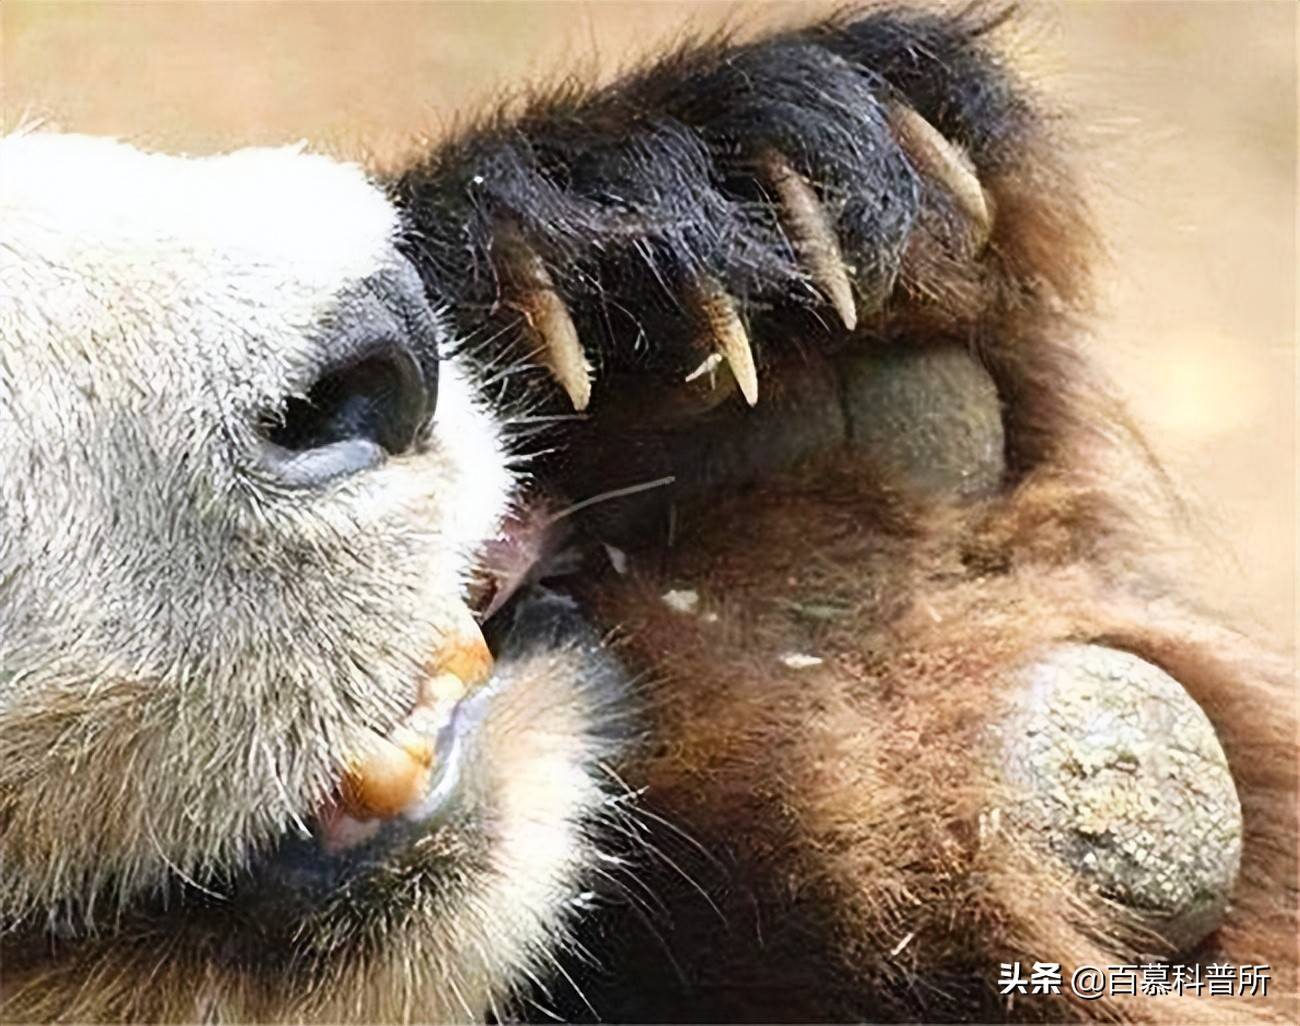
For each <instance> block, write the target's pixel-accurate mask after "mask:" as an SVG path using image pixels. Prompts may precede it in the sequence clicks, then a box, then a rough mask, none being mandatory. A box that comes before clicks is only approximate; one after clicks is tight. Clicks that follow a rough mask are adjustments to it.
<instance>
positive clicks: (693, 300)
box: [686, 275, 758, 406]
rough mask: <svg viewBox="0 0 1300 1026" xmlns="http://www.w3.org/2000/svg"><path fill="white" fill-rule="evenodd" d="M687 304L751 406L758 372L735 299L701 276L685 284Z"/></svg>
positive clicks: (756, 388)
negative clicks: (725, 362)
mask: <svg viewBox="0 0 1300 1026" xmlns="http://www.w3.org/2000/svg"><path fill="white" fill-rule="evenodd" d="M686 303H687V307H688V309H689V310H690V311H691V313H692V314H693V316H694V317H695V320H696V322H697V323H698V324H699V325H700V327H701V329H702V330H703V331H704V333H705V334H706V335H707V337H708V341H710V342H711V343H712V345H713V348H715V349H716V350H717V352H718V353H720V354H721V356H722V358H723V359H724V360H726V361H727V366H728V367H730V368H731V374H732V376H733V377H734V378H735V379H736V384H737V386H739V388H740V394H741V395H743V396H744V397H745V402H747V403H748V404H749V405H750V406H753V405H754V404H755V403H757V402H758V371H757V370H755V368H754V351H753V349H752V348H750V345H749V333H748V332H746V331H745V325H744V322H743V321H741V319H740V311H739V310H738V309H737V308H736V301H735V300H734V299H732V298H731V296H729V295H728V294H727V292H726V290H725V289H723V287H722V285H721V284H720V283H719V282H718V281H717V279H715V278H711V277H709V276H708V275H704V276H702V277H700V278H697V279H696V280H695V281H693V282H691V283H690V284H689V285H688V286H687V288H686Z"/></svg>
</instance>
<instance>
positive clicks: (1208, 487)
mask: <svg viewBox="0 0 1300 1026" xmlns="http://www.w3.org/2000/svg"><path fill="white" fill-rule="evenodd" d="M838 6H840V4H838V3H835V4H821V3H804V4H797V5H792V4H778V3H731V2H728V3H710V2H699V0H694V2H689V3H683V2H657V3H631V2H620V0H612V2H598V3H597V2H569V3H559V2H555V3H552V2H542V0H532V2H528V3H522V2H517V3H510V2H499V3H487V2H475V3H431V4H387V3H359V2H354V3H348V2H344V3H288V4H280V3H221V2H212V3H202V4H200V3H186V4H182V3H179V2H177V3H143V2H141V3H113V4H79V3H58V4H56V3H53V2H34V0H2V2H0V105H2V106H0V128H13V127H15V126H16V125H17V124H19V123H21V122H23V121H24V120H28V119H42V120H43V121H44V122H45V124H47V125H48V126H51V127H57V128H60V129H63V130H68V131H83V132H95V133H104V134H110V135H116V136H120V137H122V138H125V139H128V140H130V141H132V142H134V143H136V144H137V145H141V146H145V147H155V148H163V149H169V150H179V151H184V152H196V153H197V152H211V151H214V150H220V149H225V148H232V147H235V146H241V145H249V144H266V143H279V142H291V141H295V140H299V139H308V140H310V141H311V144H312V145H313V146H314V147H316V148H318V149H324V150H326V151H329V152H332V153H334V154H336V155H342V156H347V157H353V158H356V159H362V160H367V161H371V162H375V163H378V164H386V163H391V162H393V161H396V160H398V159H400V157H401V156H402V154H403V153H404V152H409V151H410V149H411V147H412V145H413V144H415V142H416V140H417V139H419V138H420V137H429V136H433V137H436V136H438V135H441V134H443V133H445V132H447V131H449V130H450V129H452V128H454V126H455V123H456V119H457V115H458V114H460V115H462V116H463V114H464V113H465V112H471V111H474V110H478V109H482V108H483V107H484V106H485V105H489V104H491V103H493V102H494V101H496V100H498V99H499V98H501V97H502V96H503V95H505V94H507V93H509V92H510V91H512V90H517V89H518V88H519V87H521V86H522V85H525V84H526V83H528V82H530V81H531V82H537V81H546V80H552V79H554V78H555V76H556V75H559V74H570V73H576V74H579V75H582V76H584V77H590V78H595V79H606V78H608V77H610V76H611V75H612V74H614V73H616V72H617V71H618V70H619V68H620V67H624V66H626V65H627V64H628V63H629V62H632V61H635V60H636V59H637V58H639V57H642V56H645V55H647V54H651V53H653V52H654V51H655V50H657V49H659V48H662V47H663V46H664V45H665V44H666V43H670V42H672V41H673V40H674V39H678V38H681V37H682V36H683V35H684V34H687V33H689V32H691V31H704V30H709V29H713V28H716V27H717V26H719V25H722V24H727V25H730V26H732V27H733V28H734V29H735V30H736V31H738V32H740V33H741V34H744V35H748V34H750V33H752V32H755V31H758V30H760V29H762V28H764V27H767V26H772V25H780V24H788V23H792V22H797V21H799V20H801V19H806V18H809V17H813V16H815V14H817V13H818V12H819V11H829V10H831V9H833V8H835V7H838ZM1297 10H1298V8H1297V6H1296V5H1294V4H1291V3H1286V2H1279V3H1263V2H1239V3H1194V2H1169V3H1123V2H1121V3H1101V2H1096V0H1094V2H1086V3H1061V4H1053V5H1051V6H1043V7H1039V6H1032V7H1031V8H1030V9H1029V10H1028V12H1027V15H1026V18H1025V19H1024V22H1023V24H1021V25H1020V26H1018V27H1017V28H1016V30H1015V31H1014V32H1013V33H1012V35H1011V42H1012V45H1013V48H1014V50H1015V51H1016V52H1017V53H1018V54H1020V55H1021V56H1022V60H1023V63H1024V65H1025V66H1026V67H1027V68H1028V69H1030V70H1031V72H1032V74H1033V76H1034V78H1035V79H1036V81H1038V83H1039V84H1040V86H1041V88H1042V89H1043V91H1045V92H1047V93H1048V94H1050V95H1052V96H1053V97H1056V98H1059V99H1060V100H1061V101H1062V103H1064V104H1065V105H1066V106H1067V107H1068V108H1070V109H1071V111H1072V112H1073V113H1074V115H1075V117H1076V119H1077V122H1078V124H1079V125H1080V126H1081V127H1082V130H1083V131H1084V132H1086V138H1085V145H1084V146H1083V147H1082V149H1083V152H1084V153H1085V154H1086V164H1087V166H1088V169H1089V173H1090V178H1091V179H1092V182H1093V188H1094V189H1095V196H1094V200H1095V203H1096V206H1097V208H1098V219H1099V221H1100V223H1101V224H1102V227H1103V230H1104V232H1105V234H1106V236H1107V238H1108V240H1109V243H1110V247H1111V253H1112V257H1111V259H1112V264H1111V266H1110V267H1109V268H1107V269H1105V271H1104V272H1103V276H1102V277H1103V279H1104V281H1105V286H1106V287H1105V291H1104V295H1103V306H1102V311H1101V319H1100V321H1099V325H1098V330H1097V337H1098V348H1099V351H1101V352H1103V353H1104V354H1105V355H1104V359H1105V360H1106V362H1107V364H1108V365H1109V367H1110V370H1111V372H1112V373H1113V375H1114V376H1115V379H1116V381H1117V383H1118V387H1119V388H1120V389H1121V390H1122V391H1123V392H1124V393H1125V395H1126V396H1127V397H1128V398H1129V400H1130V402H1131V404H1132V406H1133V408H1134V412H1135V414H1136V416H1137V419H1138V421H1139V422H1140V423H1141V424H1142V425H1143V426H1144V427H1145V428H1146V429H1147V431H1148V432H1149V434H1150V436H1151V439H1152V441H1153V444H1154V446H1155V448H1156V451H1157V452H1158V453H1159V454H1160V455H1161V457H1162V458H1163V459H1164V460H1165V461H1166V463H1167V465H1168V466H1169V468H1170V470H1171V472H1172V474H1173V475H1174V477H1175V479H1176V480H1177V482H1178V484H1179V486H1180V487H1181V488H1182V489H1183V491H1184V492H1185V494H1186V495H1187V496H1188V498H1189V500H1190V502H1191V504H1192V505H1193V507H1194V508H1195V510H1196V511H1197V512H1198V513H1199V514H1200V516H1201V519H1202V521H1203V523H1204V524H1205V531H1204V532H1203V534H1204V537H1203V538H1200V539H1199V540H1201V541H1205V540H1206V539H1209V544H1207V545H1206V546H1205V548H1204V549H1203V550H1200V551H1203V552H1204V555H1201V556H1198V558H1199V559H1200V562H1201V569H1202V572H1200V573H1199V574H1197V575H1196V577H1197V579H1196V580H1195V581H1193V582H1191V583H1192V584H1193V586H1194V587H1195V588H1196V589H1197V590H1199V592H1200V594H1201V595H1202V596H1203V597H1204V598H1206V599H1208V600H1209V601H1211V602H1212V603H1214V604H1215V605H1216V606H1218V607H1220V608H1224V609H1226V610H1227V611H1229V612H1231V613H1232V614H1234V615H1235V616H1237V617H1239V618H1242V619H1244V620H1245V621H1246V622H1247V623H1248V624H1253V625H1255V626H1257V627H1259V628H1260V629H1262V630H1264V631H1267V632H1268V633H1269V634H1271V635H1272V636H1273V637H1274V638H1276V639H1278V640H1279V641H1281V642H1282V643H1283V644H1287V645H1289V646H1291V647H1292V649H1294V644H1295V637H1296V604H1295V582H1296V392H1297V388H1296V386H1297V378H1296V366H1295V355H1296V346H1295V341H1296V325H1297V321H1296V317H1297V310H1296V295H1297V278H1296V228H1297V219H1296V159H1297V111H1296V102H1297V77H1296V66H1297V61H1296V54H1297V16H1296V15H1297ZM323 214H324V212H323ZM2 230H3V229H2V228H0V231H2Z"/></svg>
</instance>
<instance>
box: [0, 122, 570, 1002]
mask: <svg viewBox="0 0 1300 1026" xmlns="http://www.w3.org/2000/svg"><path fill="white" fill-rule="evenodd" d="M397 230H398V223H397V218H396V214H395V212H394V210H393V209H392V207H391V205H390V204H389V203H388V201H387V199H386V198H385V197H384V195H383V194H382V193H381V192H380V191H379V190H378V189H376V188H375V187H374V186H373V185H372V184H371V183H370V182H368V181H367V179H366V178H365V176H364V175H363V173H362V172H361V171H360V170H359V169H357V168H355V167H352V166H349V165H344V164H339V163H336V162H333V161H331V160H328V159H326V158H323V157H319V156H312V155H309V154H306V153H304V152H302V151H301V150H296V149H276V150H248V151H242V152H237V153H233V154H230V155H227V156H220V157H212V158H205V159H185V158H176V157H170V156H163V155H157V154H146V153H142V152H139V151H137V150H135V149H132V148H131V147H129V146H126V145H123V144H120V143H117V142H112V141H108V140H102V139H92V138H85V137H76V136H51V135H40V134H33V135H19V136H10V137H7V138H0V522H2V523H3V525H4V528H3V530H0V747H3V750H4V751H5V757H4V759H3V760H2V761H3V765H2V766H0V798H2V800H3V802H4V808H2V809H0V812H2V813H3V814H4V815H3V817H0V818H7V822H8V826H7V828H6V831H5V834H4V836H3V837H0V858H3V860H4V862H5V866H6V869H5V873H4V876H3V880H0V916H3V917H4V918H10V917H13V918H14V919H17V918H18V917H19V916H20V915H30V914H33V913H38V912H39V911H40V910H41V909H50V908H54V907H56V906H61V907H63V908H64V909H65V910H66V914H69V915H71V916H73V917H75V918H76V919H77V921H82V920H84V919H95V918H96V917H98V918H99V919H100V920H101V921H102V920H103V918H104V916H105V914H107V913H111V912H112V910H113V908H114V907H115V906H116V905H117V904H119V903H120V904H123V905H125V904H128V903H130V902H132V901H134V900H136V899H137V898H138V897H139V896H140V895H141V894H144V893H148V892H149V891H150V890H152V889H153V888H155V887H156V886H157V885H159V884H160V883H161V882H162V881H164V880H165V879H166V878H167V877H168V876H169V874H172V873H181V874H185V875H187V876H189V875H200V874H211V873H213V872H220V871H222V870H224V869H229V868H232V867H235V866H238V865H239V864H240V863H241V861H242V860H244V859H246V858H247V857H248V855H249V853H250V851H251V850H252V849H254V848H255V847H256V846H257V845H259V844H263V843H266V842H268V841H269V840H270V839H272V838H274V837H276V836H279V835H280V834H282V833H283V832H284V831H285V830H287V829H290V828H291V826H292V825H293V824H294V823H295V822H296V821H297V820H298V819H299V817H302V816H304V815H306V813H307V812H308V811H309V810H310V809H311V808H312V807H314V805H315V804H316V803H318V802H319V801H320V800H321V799H322V798H323V797H324V796H325V795H326V794H327V793H328V792H329V791H330V789H331V788H332V787H333V785H334V783H335V781H336V780H337V779H338V774H339V772H340V769H341V766H342V764H343V760H344V759H345V758H346V756H347V755H348V753H349V750H350V749H353V748H354V746H355V744H356V738H357V736H358V733H359V732H360V731H362V730H365V729H375V730H380V731H384V730H386V729H387V728H388V727H389V726H391V725H392V724H393V723H394V722H395V721H396V720H397V719H398V718H400V716H401V715H402V714H403V713H404V712H405V710H406V708H407V706H408V705H409V703H410V701H411V699H412V697H413V694H414V687H415V684H416V682H417V681H418V679H419V676H420V674H421V671H422V667H423V666H424V665H425V664H426V663H427V662H428V660H429V659H430V658H431V656H432V655H433V654H435V653H436V651H437V649H438V647H439V645H440V644H442V643H443V642H444V641H445V640H446V639H447V633H448V631H449V629H450V625H453V624H456V623H458V622H459V616H458V615H457V614H459V613H462V612H463V610H462V608H461V607H462V604H463V598H462V596H463V593H464V586H465V583H466V577H467V574H468V573H469V571H470V569H471V567H472V564H473V558H474V555H475V552H476V550H477V549H478V547H479V546H481V545H482V544H483V542H485V541H486V540H487V539H489V538H490V537H492V536H493V535H494V534H495V532H496V531H497V529H498V526H499V522H500V520H501V517H502V515H503V512H504V510H505V508H506V505H507V502H508V501H509V496H510V493H511V489H512V486H513V482H512V479H511V476H510V473H509V471H508V470H507V468H506V461H505V456H504V453H503V450H502V447H501V442H500V439H499V437H498V434H497V431H496V428H495V426H494V423H493V421H492V419H491V417H490V416H489V414H488V413H487V412H486V411H485V410H484V409H483V408H481V407H480V406H479V405H478V403H477V401H476V399H475V398H474V396H473V394H472V390H471V387H470V384H469V382H468V380H467V378H466V376H465V374H464V373H463V372H462V370H461V369H460V368H458V367H457V366H456V365H455V364H454V363H444V364H443V366H442V370H441V384H440V395H439V401H438V411H437V416H436V418H435V422H434V427H433V430H432V436H431V438H430V439H429V441H428V444H427V445H425V446H422V447H418V448H417V449H416V450H415V451H414V452H412V453H410V454H407V455H404V456H401V457H397V458H392V459H390V460H388V462H387V463H385V464H383V465H382V466H380V467H378V468H376V469H374V470H371V471H368V472H365V473H361V474H357V475H354V476H353V477H350V478H347V479H344V480H342V481H341V482H338V483H337V484H335V485H333V486H330V487H326V488H322V489H320V490H316V491H311V490H299V491H285V490H283V489H281V490H276V489H275V488H273V487H270V486H268V484H267V483H266V482H265V481H263V480H261V479H260V478H259V477H258V475H257V474H256V473H254V472H252V471H251V470H250V468H251V467H252V465H253V462H252V458H251V455H250V447H251V446H252V444H253V440H254V437H255V436H254V432H253V428H254V425H255V423H256V420H257V417H258V416H259V415H260V414H262V413H264V412H265V411H267V410H268V409H275V408H277V404H279V403H282V402H283V401H284V399H285V397H286V396H287V395H289V394H293V393H295V392H298V391H300V390H301V389H302V387H303V381H304V380H305V377H304V376H305V375H307V374H309V372H310V368H311V367H312V366H313V359H315V358H317V357H318V354H317V353H316V349H317V347H318V346H319V344H320V341H319V340H320V336H321V332H322V331H323V330H327V329H326V328H324V327H323V326H324V325H327V324H328V322H329V317H330V315H331V312H332V311H333V310H334V309H336V307H337V304H338V303H339V301H340V297H341V296H343V295H345V294H346V293H347V290H348V289H350V288H355V287H356V286H358V284H359V283H362V282H363V281H364V280H365V279H367V278H368V277H371V276H374V275H376V274H377V273H381V272H385V271H392V270H393V269H394V268H397V269H401V268H404V267H405V265H404V263H403V258H402V257H401V256H400V254H399V253H398V252H397V250H396V248H395V246H394V237H395V233H396V231H397ZM405 273H408V274H409V267H405ZM515 701H516V702H517V701H518V696H516V699H515ZM511 723H512V726H511V727H510V728H509V729H511V730H524V731H526V730H527V729H529V724H527V723H520V722H517V721H516V720H515V719H513V718H512V720H511ZM501 729H505V728H501ZM499 732H500V731H498V733H499ZM575 736H576V735H575ZM510 748H511V745H509V744H505V745H504V747H503V749H502V750H510ZM519 750H521V751H522V750H526V749H519ZM585 754H589V753H583V755H584V756H585ZM548 758H551V759H552V763H548V765H552V764H553V762H554V753H551V754H550V755H548ZM580 762H581V758H580V757H579V756H576V755H575V756H574V758H573V762H572V765H573V766H574V767H576V766H578V765H579V763H580ZM517 769H518V773H519V774H520V779H522V780H525V781H526V780H527V773H528V767H527V766H519V767H517ZM550 772H552V773H554V772H555V771H554V770H552V771H550ZM500 786H503V787H508V786H511V784H510V780H508V779H504V780H502V781H501V784H500ZM574 791H575V793H574V796H573V800H572V803H571V804H570V805H565V803H564V802H563V801H561V802H560V803H559V805H560V806H563V807H562V808H557V809H556V810H555V812H554V815H553V816H551V821H550V822H548V823H544V824H540V825H539V830H540V831H541V832H540V833H539V834H538V835H537V836H539V837H541V836H545V837H546V838H548V844H547V846H546V847H545V849H539V850H536V851H534V852H533V853H532V855H531V856H530V857H535V859H536V860H537V864H536V865H534V866H533V867H532V869H531V870H530V872H531V873H532V874H533V877H534V879H533V882H532V883H531V884H529V885H528V886H524V885H523V884H522V883H520V884H519V885H517V886H514V887H513V888H506V889H505V890H503V889H502V888H501V887H500V884H499V882H500V880H501V879H502V874H504V873H516V872H518V869H519V867H518V865H516V864H515V863H516V862H517V861H518V860H519V859H520V858H521V857H523V853H524V851H525V850H526V849H528V847H529V846H528V844H527V839H526V836H525V835H526V833H527V831H526V829H525V834H524V835H520V833H519V830H520V828H519V827H518V826H517V825H516V826H512V825H511V823H510V822H504V823H503V824H502V827H501V836H502V837H509V838H512V839H513V840H512V843H511V844H510V845H509V846H508V847H509V851H508V852H507V851H505V849H503V850H502V853H501V857H502V858H503V859H505V860H506V861H508V862H509V863H510V865H509V866H508V867H506V866H502V867H501V869H500V870H499V871H498V872H497V874H496V877H495V879H496V880H497V881H498V882H497V883H494V884H493V885H492V890H491V893H490V894H488V895H486V898H487V900H488V902H489V903H490V902H492V901H496V900H501V901H504V900H506V898H507V897H508V896H510V895H513V896H514V897H513V898H510V900H512V901H513V900H516V899H521V898H526V899H527V900H528V901H531V902H533V903H534V905H535V907H530V908H522V909H516V910H510V909H505V908H488V909H487V910H486V911H487V914H488V915H489V916H493V915H494V916H496V917H497V918H498V919H501V920H503V922H504V925H503V926H501V927H498V929H501V930H504V931H505V932H504V933H503V934H502V936H506V937H508V938H509V937H512V936H513V934H519V940H518V944H517V945H516V946H518V947H519V948H520V950H523V949H525V948H533V949H535V948H537V947H538V946H539V945H540V944H542V943H543V942H544V941H545V939H546V934H547V931H548V930H549V929H551V926H550V925H549V924H550V922H551V916H550V913H549V907H548V903H554V902H556V901H558V900H560V899H559V897H558V895H559V894H560V892H561V891H562V889H563V887H564V886H565V881H566V880H568V879H569V878H570V876H571V873H572V870H573V865H572V863H573V861H574V848H575V847H576V845H577V837H578V833H577V831H578V830H579V826H578V824H579V821H580V819H581V815H580V813H581V806H583V805H585V804H590V803H591V802H593V801H594V800H595V791H594V788H592V787H585V786H584V787H575V788H574ZM551 798H552V799H554V798H555V796H554V795H552V796H551ZM521 803H522V795H521V796H520V798H519V799H517V800H514V801H505V802H503V803H502V804H501V809H502V810H504V811H503V813H502V814H503V815H506V816H509V815H512V814H513V813H511V811H510V810H511V809H518V808H519V807H520V806H521ZM552 804H554V801H552ZM542 811H544V810H542ZM519 815H523V813H522V812H520V813H519ZM527 815H528V816H529V817H533V818H536V817H537V816H538V815H539V810H538V809H536V808H534V809H532V810H531V811H529V812H528V813H527ZM520 822H525V821H523V820H521V821H520ZM555 838H559V839H560V843H558V844H557V843H554V839H555ZM564 838H569V839H571V840H572V841H573V843H572V844H569V843H567V842H565V841H564ZM481 897H482V896H481ZM92 898H93V900H94V902H96V903H97V904H94V905H93V906H92ZM480 911H482V910H480ZM512 915H517V917H518V921H517V923H513V924H512V923H510V922H508V920H509V918H510V917H511V916H512ZM465 928H466V927H464V924H460V925H458V926H457V930H463V929H465ZM443 929H444V932H445V927H444V928H443ZM475 943H476V944H478V945H479V946H480V947H481V945H482V943H483V941H482V940H481V939H480V940H478V941H475ZM512 943H513V941H512ZM443 948H445V945H443V944H442V942H439V943H438V944H433V943H432V942H431V943H430V949H431V950H432V949H439V950H441V949H443ZM510 959H511V953H510V952H509V951H504V952H501V953H500V962H499V967H500V968H501V970H502V972H504V971H505V969H506V968H507V967H508V966H509V963H510ZM492 962H493V963H497V962H498V959H497V957H496V956H495V955H494V957H493V958H492ZM451 968H452V969H455V967H454V966H453V967H451ZM426 971H429V972H431V973H432V979H431V984H436V977H437V972H438V970H437V968H436V967H433V968H432V969H430V970H426ZM480 989H481V990H482V993H483V994H484V995H485V996H486V998H487V999H489V1000H490V999H491V995H492V994H493V992H494V986H493V985H491V983H490V981H485V985H484V986H483V987H482V988H480Z"/></svg>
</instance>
